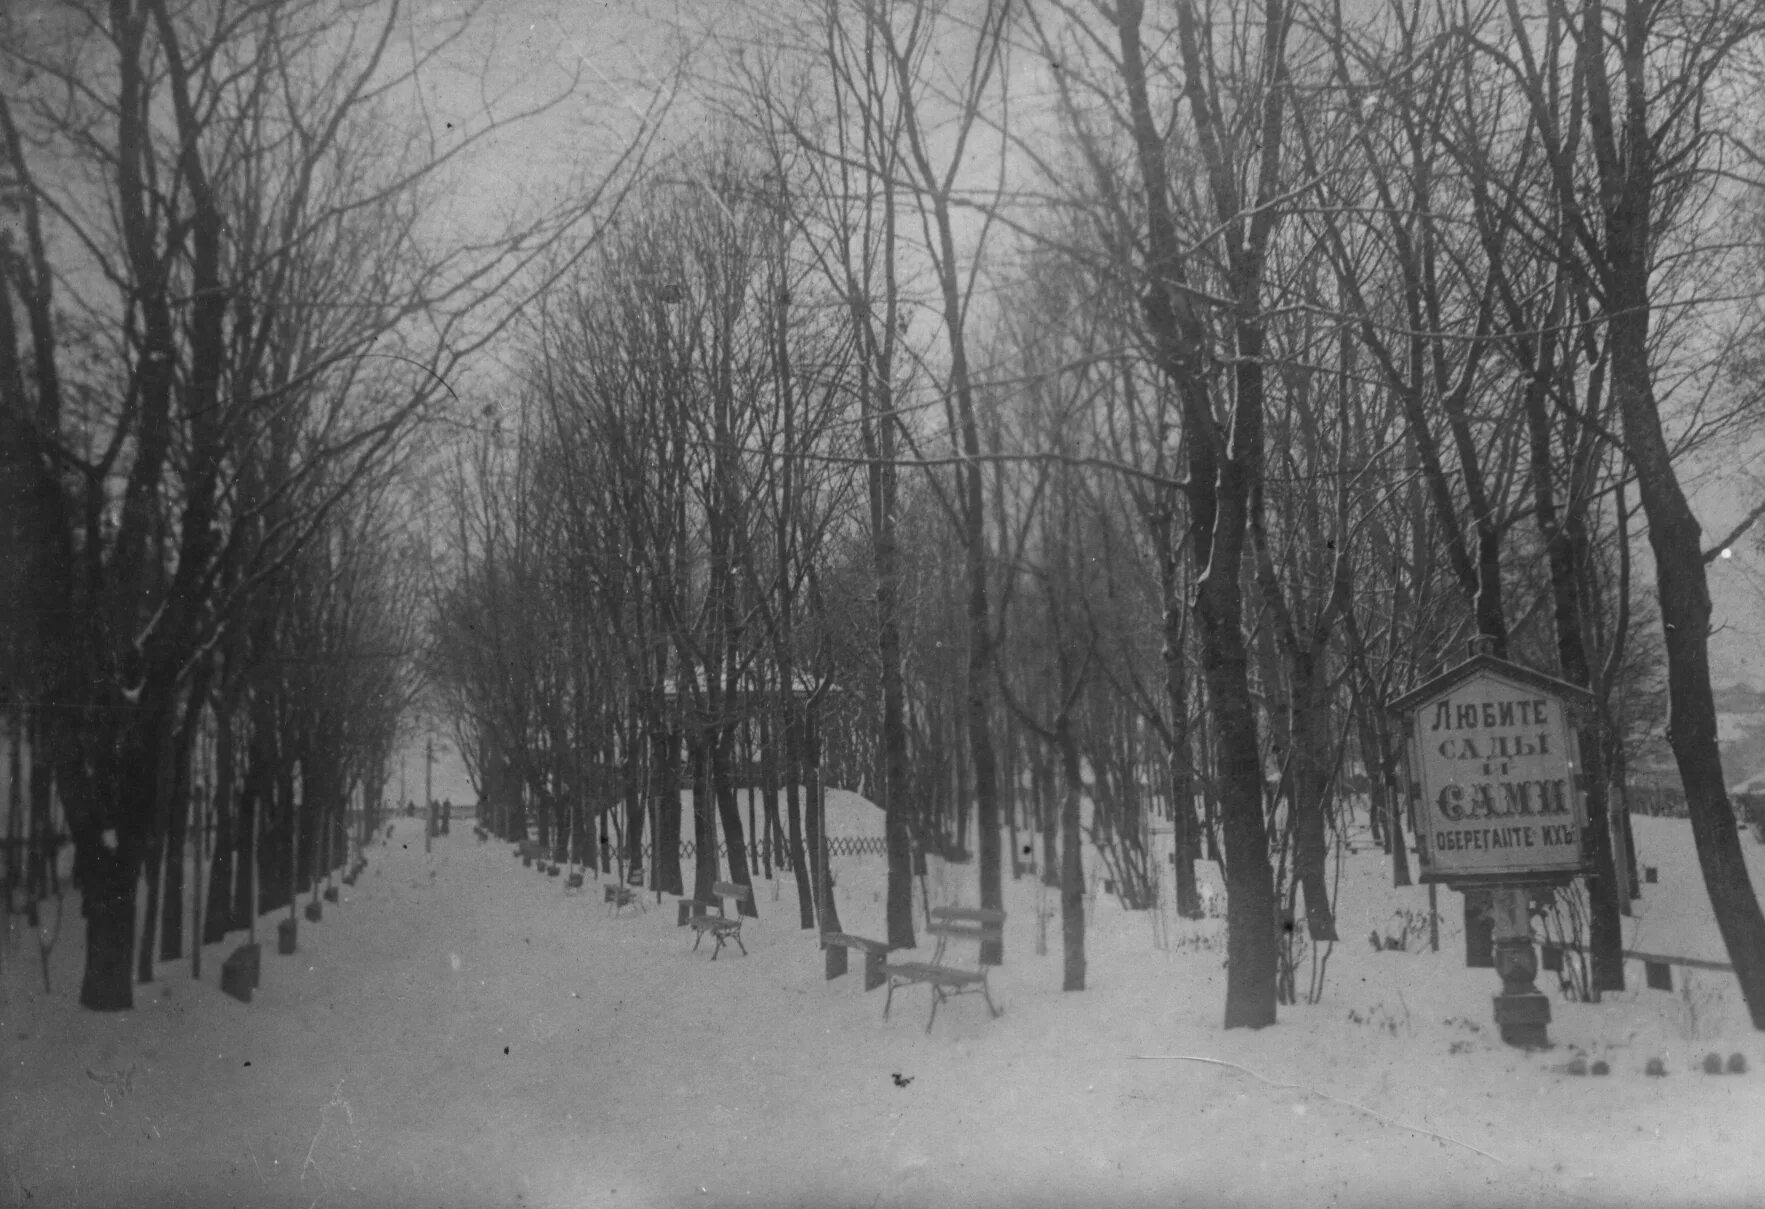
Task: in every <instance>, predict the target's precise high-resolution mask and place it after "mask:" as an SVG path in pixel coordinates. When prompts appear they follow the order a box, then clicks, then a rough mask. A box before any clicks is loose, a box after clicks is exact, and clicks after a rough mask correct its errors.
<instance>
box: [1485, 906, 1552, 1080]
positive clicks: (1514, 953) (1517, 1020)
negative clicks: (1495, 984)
mask: <svg viewBox="0 0 1765 1209" xmlns="http://www.w3.org/2000/svg"><path fill="white" fill-rule="evenodd" d="M1490 899H1491V903H1490V906H1491V915H1492V917H1493V923H1494V925H1495V927H1494V931H1495V971H1496V973H1498V974H1500V975H1501V986H1502V990H1501V994H1499V995H1497V996H1496V997H1495V1023H1496V1024H1497V1025H1498V1026H1499V1027H1500V1029H1501V1039H1502V1040H1503V1041H1505V1042H1506V1043H1507V1044H1509V1045H1517V1046H1520V1047H1522V1048H1524V1049H1549V1048H1550V1035H1549V1033H1548V1031H1547V1029H1546V1026H1547V1025H1549V1024H1550V1019H1551V1005H1550V1000H1549V999H1547V998H1545V996H1544V995H1543V994H1542V993H1541V992H1540V991H1539V989H1538V986H1537V984H1536V983H1534V982H1533V979H1534V978H1536V977H1537V976H1538V955H1537V953H1536V952H1535V951H1534V950H1533V948H1532V914H1531V910H1530V906H1531V903H1530V900H1531V895H1530V894H1529V893H1528V892H1527V890H1526V888H1525V887H1524V886H1502V887H1500V888H1498V889H1496V890H1495V891H1494V892H1493V893H1491V895H1490Z"/></svg>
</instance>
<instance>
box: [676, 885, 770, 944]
mask: <svg viewBox="0 0 1765 1209" xmlns="http://www.w3.org/2000/svg"><path fill="white" fill-rule="evenodd" d="M711 893H712V895H713V896H714V897H712V898H710V899H693V898H683V899H681V900H680V918H679V919H678V920H677V921H676V926H677V927H682V928H687V927H690V928H691V929H692V930H693V933H694V935H693V948H694V950H697V949H698V947H699V942H700V941H701V940H703V939H705V937H706V936H707V935H709V936H710V937H711V938H712V939H713V940H715V941H716V942H717V947H716V948H714V949H712V950H711V960H712V961H716V960H717V954H719V953H721V952H722V951H723V946H724V945H725V944H727V943H728V942H729V941H732V940H733V941H735V943H736V947H737V948H739V949H740V950H741V951H742V956H743V957H746V956H747V955H748V946H746V945H744V944H742V917H741V915H740V914H739V911H740V908H737V911H738V914H735V915H728V914H725V913H724V910H723V900H724V899H726V898H733V899H735V900H737V901H738V902H752V901H753V898H754V891H753V889H752V888H751V887H749V886H743V885H740V884H738V883H736V882H717V883H715V884H713V885H712V887H711ZM712 912H715V913H716V914H712Z"/></svg>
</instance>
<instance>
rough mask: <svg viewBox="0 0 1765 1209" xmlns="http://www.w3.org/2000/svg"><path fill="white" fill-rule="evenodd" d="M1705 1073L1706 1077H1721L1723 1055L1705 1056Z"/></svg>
mask: <svg viewBox="0 0 1765 1209" xmlns="http://www.w3.org/2000/svg"><path fill="white" fill-rule="evenodd" d="M1704 1073H1705V1074H1706V1075H1719V1074H1721V1073H1722V1055H1721V1054H1705V1055H1704Z"/></svg>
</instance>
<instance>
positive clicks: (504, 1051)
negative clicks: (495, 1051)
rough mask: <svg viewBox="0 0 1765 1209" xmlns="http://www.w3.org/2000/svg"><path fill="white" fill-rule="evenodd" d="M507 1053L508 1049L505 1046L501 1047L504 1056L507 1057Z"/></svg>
mask: <svg viewBox="0 0 1765 1209" xmlns="http://www.w3.org/2000/svg"><path fill="white" fill-rule="evenodd" d="M508 1052H509V1047H508V1046H506V1045H505V1046H503V1053H504V1054H505V1055H507V1054H508Z"/></svg>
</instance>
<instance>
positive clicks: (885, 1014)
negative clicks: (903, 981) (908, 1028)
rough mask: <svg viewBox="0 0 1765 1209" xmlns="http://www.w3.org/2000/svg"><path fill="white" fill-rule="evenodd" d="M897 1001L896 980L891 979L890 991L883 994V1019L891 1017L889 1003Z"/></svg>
mask: <svg viewBox="0 0 1765 1209" xmlns="http://www.w3.org/2000/svg"><path fill="white" fill-rule="evenodd" d="M893 1002H895V980H894V979H893V978H891V979H889V993H888V994H887V995H885V996H883V1019H884V1020H887V1019H888V1018H889V1005H890V1004H891V1003H893Z"/></svg>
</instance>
